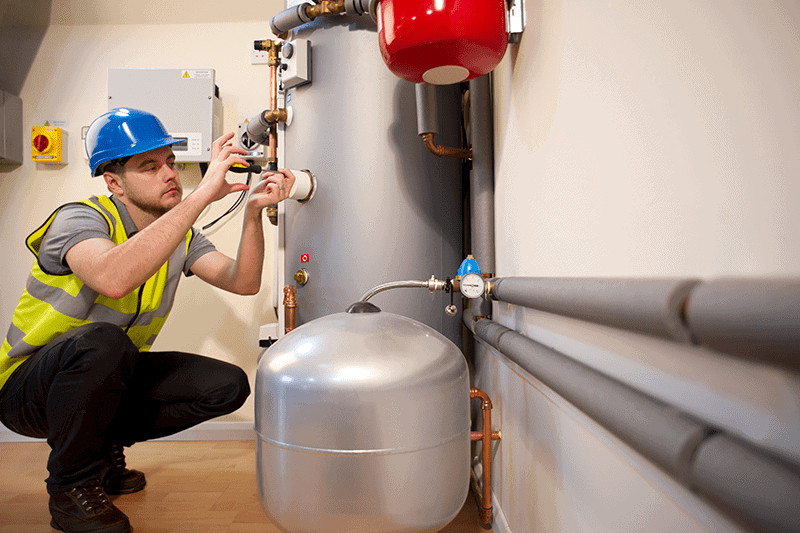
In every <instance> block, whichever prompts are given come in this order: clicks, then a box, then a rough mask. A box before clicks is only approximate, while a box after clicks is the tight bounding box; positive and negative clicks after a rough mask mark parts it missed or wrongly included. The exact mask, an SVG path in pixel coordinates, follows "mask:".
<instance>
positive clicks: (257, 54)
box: [250, 47, 269, 65]
mask: <svg viewBox="0 0 800 533" xmlns="http://www.w3.org/2000/svg"><path fill="white" fill-rule="evenodd" d="M268 63H269V50H256V49H255V47H253V48H251V49H250V64H251V65H266V64H268Z"/></svg>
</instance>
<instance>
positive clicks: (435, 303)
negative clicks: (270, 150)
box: [280, 15, 463, 342]
mask: <svg viewBox="0 0 800 533" xmlns="http://www.w3.org/2000/svg"><path fill="white" fill-rule="evenodd" d="M297 37H298V38H303V39H308V40H309V41H310V42H311V45H312V49H311V55H312V82H311V83H310V84H308V85H303V86H300V87H297V88H294V89H290V90H288V92H287V95H286V97H287V105H288V106H291V107H292V109H293V121H292V123H291V125H289V126H288V127H286V130H285V138H284V145H283V146H284V151H285V161H281V162H280V166H282V167H288V168H297V169H309V170H311V171H312V172H313V174H314V175H315V177H316V178H317V182H318V189H317V191H316V192H315V195H314V197H313V198H312V199H311V200H310V201H308V202H305V203H297V202H286V217H285V221H286V241H285V263H284V268H285V273H286V279H285V280H284V282H285V283H289V284H291V283H293V280H292V276H293V275H294V273H295V272H296V271H297V270H299V269H301V268H302V269H306V270H307V271H308V272H309V274H310V276H309V278H310V280H309V282H308V284H307V285H305V286H300V287H298V288H297V310H296V319H297V324H298V325H299V324H302V323H304V322H308V321H310V320H313V319H315V318H319V317H322V316H325V315H327V314H330V313H336V312H339V311H341V310H342V309H345V308H346V307H347V306H348V305H349V304H350V303H352V302H354V301H357V300H358V299H359V298H360V296H361V295H362V294H364V293H365V292H366V291H368V290H369V289H371V288H372V287H375V286H377V285H380V284H383V283H386V282H390V281H397V280H425V279H429V278H430V277H431V275H436V277H437V278H439V279H444V278H445V277H447V276H451V277H452V276H454V275H455V272H456V270H457V269H458V265H459V264H460V262H461V259H462V255H463V251H462V234H463V223H462V198H461V179H462V178H461V167H462V161H461V160H460V159H453V158H439V157H436V156H435V155H433V154H431V153H430V152H428V151H427V149H426V148H425V147H424V145H423V143H422V140H421V139H420V136H419V134H418V132H417V120H416V104H415V88H414V84H412V83H409V82H407V81H404V80H401V79H399V78H397V77H395V76H394V75H393V74H392V73H391V72H390V71H389V70H388V68H386V66H385V64H384V62H383V60H382V59H381V55H380V50H379V47H378V38H377V28H376V26H375V23H374V22H373V21H372V20H371V19H370V18H369V17H368V16H366V15H365V16H362V17H350V18H348V17H346V16H338V17H320V18H318V19H316V20H315V21H314V22H313V23H311V24H307V25H305V26H302V27H300V28H298V30H297ZM439 89H440V90H439V104H440V110H439V116H440V121H439V122H440V132H441V134H440V135H437V136H436V139H435V141H436V143H437V144H441V145H446V146H461V139H460V135H461V117H460V91H459V89H458V87H457V86H449V87H440V88H439ZM301 257H305V258H307V259H308V262H305V263H304V262H302V261H301ZM458 300H460V298H456V304H459V303H460V302H459V301H458ZM373 302H374V303H375V304H377V305H378V306H380V307H381V308H382V309H383V310H384V311H388V312H392V313H397V314H400V315H403V316H407V317H411V318H414V319H415V320H418V321H420V322H422V323H424V324H427V325H428V326H431V327H432V328H434V329H436V330H437V331H440V332H442V333H444V334H445V335H446V336H447V337H448V338H449V339H451V340H452V341H454V342H460V341H459V339H460V335H461V325H460V323H459V321H458V320H457V319H454V318H453V317H449V316H446V315H445V313H444V308H445V306H446V305H447V304H449V303H450V296H449V295H446V294H444V292H437V293H435V294H433V295H431V294H430V293H428V292H427V291H425V290H413V289H407V290H399V291H392V292H391V294H388V295H384V294H380V295H378V296H376V297H375V298H374V300H373Z"/></svg>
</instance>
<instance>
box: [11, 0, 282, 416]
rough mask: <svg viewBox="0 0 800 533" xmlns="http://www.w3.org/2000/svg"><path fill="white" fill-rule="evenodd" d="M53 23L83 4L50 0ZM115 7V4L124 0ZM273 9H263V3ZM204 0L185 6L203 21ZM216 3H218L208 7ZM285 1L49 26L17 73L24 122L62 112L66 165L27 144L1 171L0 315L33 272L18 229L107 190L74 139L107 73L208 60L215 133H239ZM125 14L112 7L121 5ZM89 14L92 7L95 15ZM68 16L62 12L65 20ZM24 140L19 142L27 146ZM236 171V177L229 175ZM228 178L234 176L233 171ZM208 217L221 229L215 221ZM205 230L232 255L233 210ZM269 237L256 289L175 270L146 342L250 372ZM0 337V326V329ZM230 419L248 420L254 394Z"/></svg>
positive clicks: (268, 269)
mask: <svg viewBox="0 0 800 533" xmlns="http://www.w3.org/2000/svg"><path fill="white" fill-rule="evenodd" d="M55 4H56V5H55V6H54V13H53V17H52V20H53V22H58V21H59V20H62V19H63V18H64V17H65V13H68V12H69V13H72V16H73V18H78V17H79V15H81V16H82V15H83V14H87V13H94V14H95V15H96V12H93V11H84V9H85V6H82V5H81V4H80V3H78V2H71V3H64V2H55ZM123 4H124V3H123ZM271 6H272V7H271ZM174 7H175V6H173V12H167V13H162V15H164V18H161V19H159V17H158V16H157V14H158V13H159V12H158V11H157V10H155V11H149V13H151V14H152V16H153V17H152V18H155V19H157V20H160V21H171V20H175V19H176V17H175V16H172V17H169V16H167V15H170V14H172V15H176V13H175V12H174V11H175V10H174ZM211 7H212V6H207V7H202V6H200V7H197V8H196V9H195V11H194V12H193V15H194V16H197V13H198V12H202V13H204V14H205V17H206V19H207V20H212V17H213V16H214V12H213V11H212V9H211ZM217 7H219V6H215V7H214V9H216V8H217ZM282 7H283V3H282V2H280V1H279V0H273V1H272V2H271V4H270V3H267V4H264V3H262V4H259V5H258V9H259V11H263V13H264V14H263V15H262V16H261V17H260V18H261V19H262V21H261V22H222V23H191V24H181V23H170V24H167V23H150V24H117V25H114V24H111V25H109V24H105V25H98V24H85V25H78V26H75V25H59V24H54V25H51V26H50V28H49V30H48V32H47V34H46V36H45V38H44V41H43V43H42V45H41V47H40V49H39V52H38V54H37V56H36V59H35V62H34V64H33V66H32V68H31V71H30V74H29V76H28V78H27V80H26V82H25V85H24V88H23V91H22V93H21V95H20V96H21V97H22V100H23V115H24V128H25V129H26V131H27V128H29V127H31V126H37V125H43V124H44V123H45V121H48V120H50V121H53V120H55V121H65V122H66V123H67V128H66V130H67V132H68V134H69V147H68V151H69V154H68V158H69V159H68V161H69V163H68V164H67V165H64V166H53V167H50V166H47V165H44V164H41V163H33V162H31V161H30V147H29V146H26V147H25V153H24V157H25V159H26V161H25V163H24V164H23V165H22V166H21V167H18V168H16V169H15V170H12V171H10V172H4V173H3V174H2V176H0V205H2V209H1V210H0V227H2V232H0V247H1V248H2V249H3V250H4V253H3V254H0V271H2V272H3V280H2V283H0V323H2V324H3V326H2V327H3V328H5V327H6V325H7V324H9V323H10V322H11V316H12V314H13V311H14V307H15V306H16V304H17V300H18V298H19V295H20V294H21V291H22V288H23V287H24V283H25V279H26V277H27V274H28V272H29V271H30V265H31V262H32V261H33V256H32V255H31V254H30V252H28V251H27V249H26V248H25V244H24V240H25V237H26V236H27V235H28V234H29V233H30V232H31V231H33V230H34V229H35V228H36V227H37V226H38V225H39V224H41V223H42V222H43V221H44V220H45V218H46V217H47V216H48V215H49V214H50V213H51V212H52V211H53V210H54V209H55V208H56V207H58V206H59V205H61V204H62V203H65V202H68V201H73V200H77V199H82V198H85V197H87V196H89V195H91V194H104V193H106V192H107V191H106V189H105V185H104V184H103V182H102V181H99V180H97V179H92V178H91V177H90V176H89V170H88V164H87V163H86V160H85V151H84V148H83V143H82V141H81V127H82V126H88V125H89V124H90V123H91V121H92V120H93V119H94V118H95V117H97V116H98V115H100V114H102V113H104V112H105V111H106V110H107V106H108V104H107V97H108V87H107V70H108V69H109V68H187V69H215V71H216V83H217V85H218V86H219V89H220V98H221V101H222V106H223V122H224V131H226V132H227V131H236V129H237V125H238V123H239V122H240V121H243V120H245V119H246V118H249V117H251V116H253V115H255V114H256V113H259V112H260V111H262V110H264V109H266V108H268V107H269V67H267V66H266V65H256V66H253V65H251V64H250V49H251V48H252V45H253V41H254V40H256V39H270V38H274V36H273V35H272V32H271V31H270V29H269V25H268V22H267V21H268V18H269V16H270V13H277V12H278V11H279V10H280V9H282ZM240 8H241V9H242V10H245V13H246V10H248V9H253V6H252V5H251V4H245V3H238V4H237V3H236V2H234V3H230V4H228V5H226V7H225V11H226V12H228V11H229V10H232V11H234V12H237V14H238V16H239V17H242V16H246V14H243V13H242V11H241V10H239V9H240ZM120 12H122V11H118V13H120ZM95 15H93V16H95ZM68 22H69V21H68ZM26 144H27V143H26ZM186 167H187V168H186V170H185V171H184V172H182V180H183V183H184V189H185V193H188V192H190V191H191V190H192V188H193V186H194V185H195V184H196V183H197V181H198V179H199V167H198V165H197V164H187V165H186ZM236 176H240V175H236ZM232 179H235V178H232ZM235 199H236V198H235V195H231V197H229V198H226V199H223V200H221V201H220V202H218V203H217V204H215V205H214V206H212V207H211V208H210V209H209V210H208V211H207V212H206V213H204V214H203V215H202V216H201V218H200V219H199V221H198V224H197V225H198V226H201V225H203V224H204V223H207V222H210V221H211V220H213V219H214V218H216V216H217V215H219V214H221V213H223V212H224V211H225V210H226V209H227V208H228V206H230V205H232V204H233V202H234V201H235ZM217 226H220V224H218V225H217ZM217 226H215V227H214V228H212V229H210V230H209V231H208V232H207V235H208V236H209V238H210V239H211V240H212V242H214V244H215V245H216V246H217V247H218V249H220V250H221V251H222V252H224V253H227V254H229V255H231V256H234V257H235V254H236V249H237V246H238V242H239V232H240V229H241V211H240V212H239V213H238V216H235V217H233V218H232V219H231V220H229V221H228V223H226V224H225V225H224V226H221V227H219V229H218V228H217ZM266 227H267V236H268V238H267V243H266V245H267V246H266V248H267V250H266V260H265V264H264V266H265V270H264V277H263V283H262V290H261V292H260V293H259V294H258V296H255V297H243V296H236V295H232V294H228V293H225V292H224V291H220V290H217V289H215V288H213V287H211V286H209V285H206V284H205V283H203V282H202V281H200V280H198V279H196V278H190V279H184V280H183V281H182V283H181V285H180V286H179V289H178V295H177V298H176V302H175V306H174V308H173V311H172V315H171V316H170V320H168V321H167V325H166V326H165V327H164V330H163V332H162V334H161V335H160V336H159V338H158V340H157V341H156V344H155V346H154V349H155V350H159V349H161V350H164V349H178V350H185V351H192V352H197V353H203V354H206V355H210V356H214V357H218V358H220V359H224V360H227V361H230V362H232V363H235V364H237V365H239V366H241V367H242V368H244V369H245V370H246V371H247V373H248V374H249V375H250V376H251V378H254V377H255V369H256V358H257V357H258V354H259V352H260V349H259V347H258V326H259V325H261V324H264V323H267V322H274V321H275V320H276V316H275V312H274V311H273V308H272V301H273V299H272V294H273V291H274V290H275V288H274V287H272V284H273V279H272V269H273V256H274V246H273V239H272V233H273V230H272V226H271V225H270V224H269V223H268V222H266ZM3 334H5V330H3ZM224 419H228V420H252V419H253V395H251V396H250V398H249V399H248V401H247V402H246V403H245V405H244V406H243V407H242V408H241V409H240V410H238V411H237V412H236V413H233V414H231V415H229V416H228V417H225V418H223V420H224Z"/></svg>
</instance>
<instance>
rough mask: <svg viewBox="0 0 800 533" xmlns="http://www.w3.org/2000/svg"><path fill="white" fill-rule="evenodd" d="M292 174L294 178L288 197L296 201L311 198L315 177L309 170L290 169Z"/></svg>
mask: <svg viewBox="0 0 800 533" xmlns="http://www.w3.org/2000/svg"><path fill="white" fill-rule="evenodd" d="M292 174H294V177H295V178H296V179H295V182H294V185H292V190H291V191H289V198H290V199H292V200H297V201H298V202H307V201H308V200H311V198H312V197H313V196H314V192H315V191H316V189H317V179H316V178H315V177H314V175H313V174H312V173H311V171H310V170H295V169H292Z"/></svg>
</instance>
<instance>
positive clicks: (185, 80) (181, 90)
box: [108, 68, 222, 163]
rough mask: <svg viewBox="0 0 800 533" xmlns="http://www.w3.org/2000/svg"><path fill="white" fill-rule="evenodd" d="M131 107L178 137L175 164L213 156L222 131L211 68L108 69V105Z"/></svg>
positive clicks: (220, 108) (216, 89)
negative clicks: (145, 113) (213, 144)
mask: <svg viewBox="0 0 800 533" xmlns="http://www.w3.org/2000/svg"><path fill="white" fill-rule="evenodd" d="M117 107H130V108H133V109H139V110H141V111H147V112H149V113H152V114H154V115H155V116H156V117H158V119H159V120H160V121H161V122H162V123H163V124H164V127H165V128H167V131H168V132H169V133H170V135H172V136H173V137H175V138H176V139H179V140H180V141H181V142H179V143H177V144H173V145H172V150H173V152H175V160H176V161H177V162H179V163H192V162H209V161H211V145H212V143H213V142H214V140H215V139H217V137H219V136H220V135H221V134H222V104H221V102H220V99H219V88H218V87H217V85H216V83H215V72H214V69H199V70H198V69H136V68H134V69H125V68H112V69H108V109H109V110H111V109H114V108H117Z"/></svg>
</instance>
